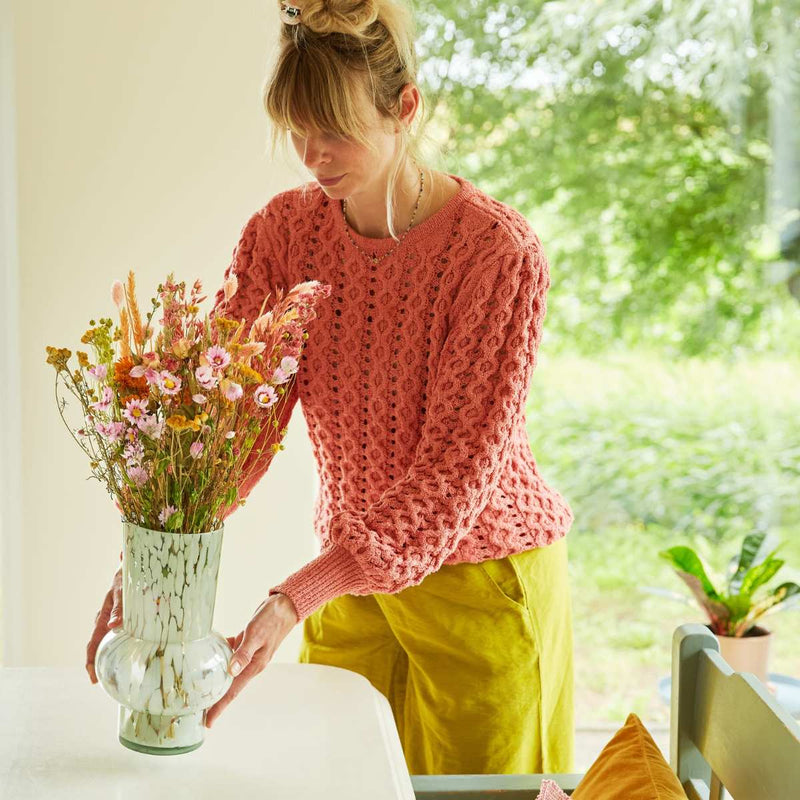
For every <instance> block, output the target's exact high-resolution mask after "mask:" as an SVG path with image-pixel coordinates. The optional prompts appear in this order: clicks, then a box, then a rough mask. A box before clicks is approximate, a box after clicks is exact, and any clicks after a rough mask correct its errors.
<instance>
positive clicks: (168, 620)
mask: <svg viewBox="0 0 800 800" xmlns="http://www.w3.org/2000/svg"><path fill="white" fill-rule="evenodd" d="M224 529H225V526H224V525H223V526H221V527H220V528H218V529H217V530H214V531H208V532H206V533H167V532H165V531H155V530H151V529H149V528H143V527H141V526H139V525H135V524H133V523H131V522H125V521H123V539H124V541H123V559H122V611H123V621H122V625H120V626H118V627H116V628H112V629H111V630H109V631H108V633H107V634H106V635H105V637H104V638H103V640H102V641H101V643H100V645H99V647H98V649H97V653H96V655H95V671H96V673H97V678H98V680H99V682H100V683H101V684H102V685H103V688H104V689H105V690H106V692H108V694H109V695H110V696H111V697H113V698H114V699H115V700H116V701H117V702H118V703H119V704H120V707H119V741H120V742H121V743H122V744H123V745H124V746H125V747H129V748H130V749H131V750H137V751H139V752H142V753H150V754H153V755H178V754H180V753H188V752H190V751H192V750H196V749H197V748H198V747H200V745H201V744H202V743H203V740H204V738H205V730H206V729H205V728H204V726H203V720H204V718H205V710H206V709H207V708H208V707H210V706H212V705H213V704H214V703H216V702H217V700H219V699H220V698H221V697H222V696H223V695H224V694H225V693H226V692H227V691H228V687H229V686H230V685H231V683H232V682H233V677H232V676H231V675H229V674H228V662H229V660H230V658H231V655H232V652H233V651H232V650H231V648H230V646H229V645H228V642H227V640H226V639H225V638H224V637H223V636H221V635H220V634H218V633H216V632H215V631H213V630H211V625H212V621H213V617H214V604H215V602H216V595H217V575H218V572H219V564H220V554H221V552H222V534H223V531H224Z"/></svg>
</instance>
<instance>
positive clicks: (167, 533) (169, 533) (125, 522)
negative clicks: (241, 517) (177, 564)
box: [121, 517, 225, 536]
mask: <svg viewBox="0 0 800 800" xmlns="http://www.w3.org/2000/svg"><path fill="white" fill-rule="evenodd" d="M121 519H122V524H123V525H131V526H132V527H134V528H139V530H142V531H147V532H148V533H159V534H161V535H162V536H207V535H208V534H209V533H221V532H222V531H224V530H225V523H224V522H223V523H222V524H221V525H220V526H219V527H218V528H214V529H213V530H210V531H195V532H193V533H181V532H180V531H160V530H158V529H157V528H147V527H145V526H144V525H139V523H138V522H131V521H130V520H127V519H125V517H121Z"/></svg>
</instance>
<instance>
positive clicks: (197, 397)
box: [192, 394, 208, 406]
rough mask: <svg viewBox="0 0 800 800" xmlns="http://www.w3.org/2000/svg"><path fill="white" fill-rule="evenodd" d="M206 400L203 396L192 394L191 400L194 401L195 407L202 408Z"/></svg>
mask: <svg viewBox="0 0 800 800" xmlns="http://www.w3.org/2000/svg"><path fill="white" fill-rule="evenodd" d="M207 399H208V398H207V397H206V396H205V395H204V394H193V395H192V400H194V402H195V403H197V405H199V406H202V405H203V404H204V403H205V402H206V400H207Z"/></svg>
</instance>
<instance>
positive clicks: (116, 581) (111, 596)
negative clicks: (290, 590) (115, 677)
mask: <svg viewBox="0 0 800 800" xmlns="http://www.w3.org/2000/svg"><path fill="white" fill-rule="evenodd" d="M121 558H122V553H120V559H121ZM287 599H288V598H287ZM118 625H122V567H121V566H120V568H119V569H118V570H117V571H116V573H115V574H114V578H113V580H112V581H111V588H110V589H109V590H108V592H107V593H106V596H105V599H104V600H103V605H102V606H101V608H100V610H99V611H98V612H97V616H96V617H95V618H94V630H93V631H92V636H91V638H90V639H89V644H87V645H86V671H87V672H88V673H89V680H90V681H91V682H92V683H97V673H96V672H95V670H94V658H95V655H96V654H97V648H98V647H99V646H100V642H101V641H102V640H103V637H104V636H105V635H106V634H107V633H108V632H109V631H110V630H111V628H116V627H117V626H118Z"/></svg>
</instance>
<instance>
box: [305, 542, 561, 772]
mask: <svg viewBox="0 0 800 800" xmlns="http://www.w3.org/2000/svg"><path fill="white" fill-rule="evenodd" d="M299 660H300V662H301V663H313V664H328V665H331V666H335V667H341V668H343V669H348V670H352V671H354V672H358V673H359V674H361V675H363V676H364V677H366V678H367V679H368V680H369V681H370V683H372V685H373V686H374V687H375V688H376V689H377V690H378V691H379V692H381V693H382V694H383V695H384V696H385V697H386V698H387V700H388V701H389V704H390V705H391V708H392V712H393V714H394V719H395V724H396V725H397V730H398V733H399V735H400V741H401V743H402V746H403V752H404V754H405V759H406V764H407V766H408V770H409V773H410V774H412V775H437V774H450V775H453V774H484V775H485V774H530V773H558V772H572V771H573V769H574V767H573V760H574V710H573V657H572V606H571V596H570V588H569V580H568V575H567V540H566V537H562V538H561V539H558V540H556V541H555V542H553V543H552V544H550V545H547V546H545V547H538V548H534V549H532V550H527V551H525V552H523V553H515V554H513V555H510V556H506V557H504V558H500V559H494V560H489V561H483V562H481V563H479V564H470V563H460V564H448V565H444V566H442V567H441V568H440V569H439V570H438V571H437V572H434V573H432V574H430V575H428V576H426V577H425V578H424V579H423V580H422V582H421V583H419V584H417V585H416V586H410V587H408V588H406V589H403V590H402V591H400V592H397V593H395V594H371V595H343V596H341V597H337V598H334V599H333V600H330V601H328V602H327V603H325V605H323V606H320V608H318V609H317V610H316V611H315V612H314V613H313V614H311V615H310V616H308V617H307V618H306V619H305V620H304V622H303V643H302V646H301V650H300V657H299Z"/></svg>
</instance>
